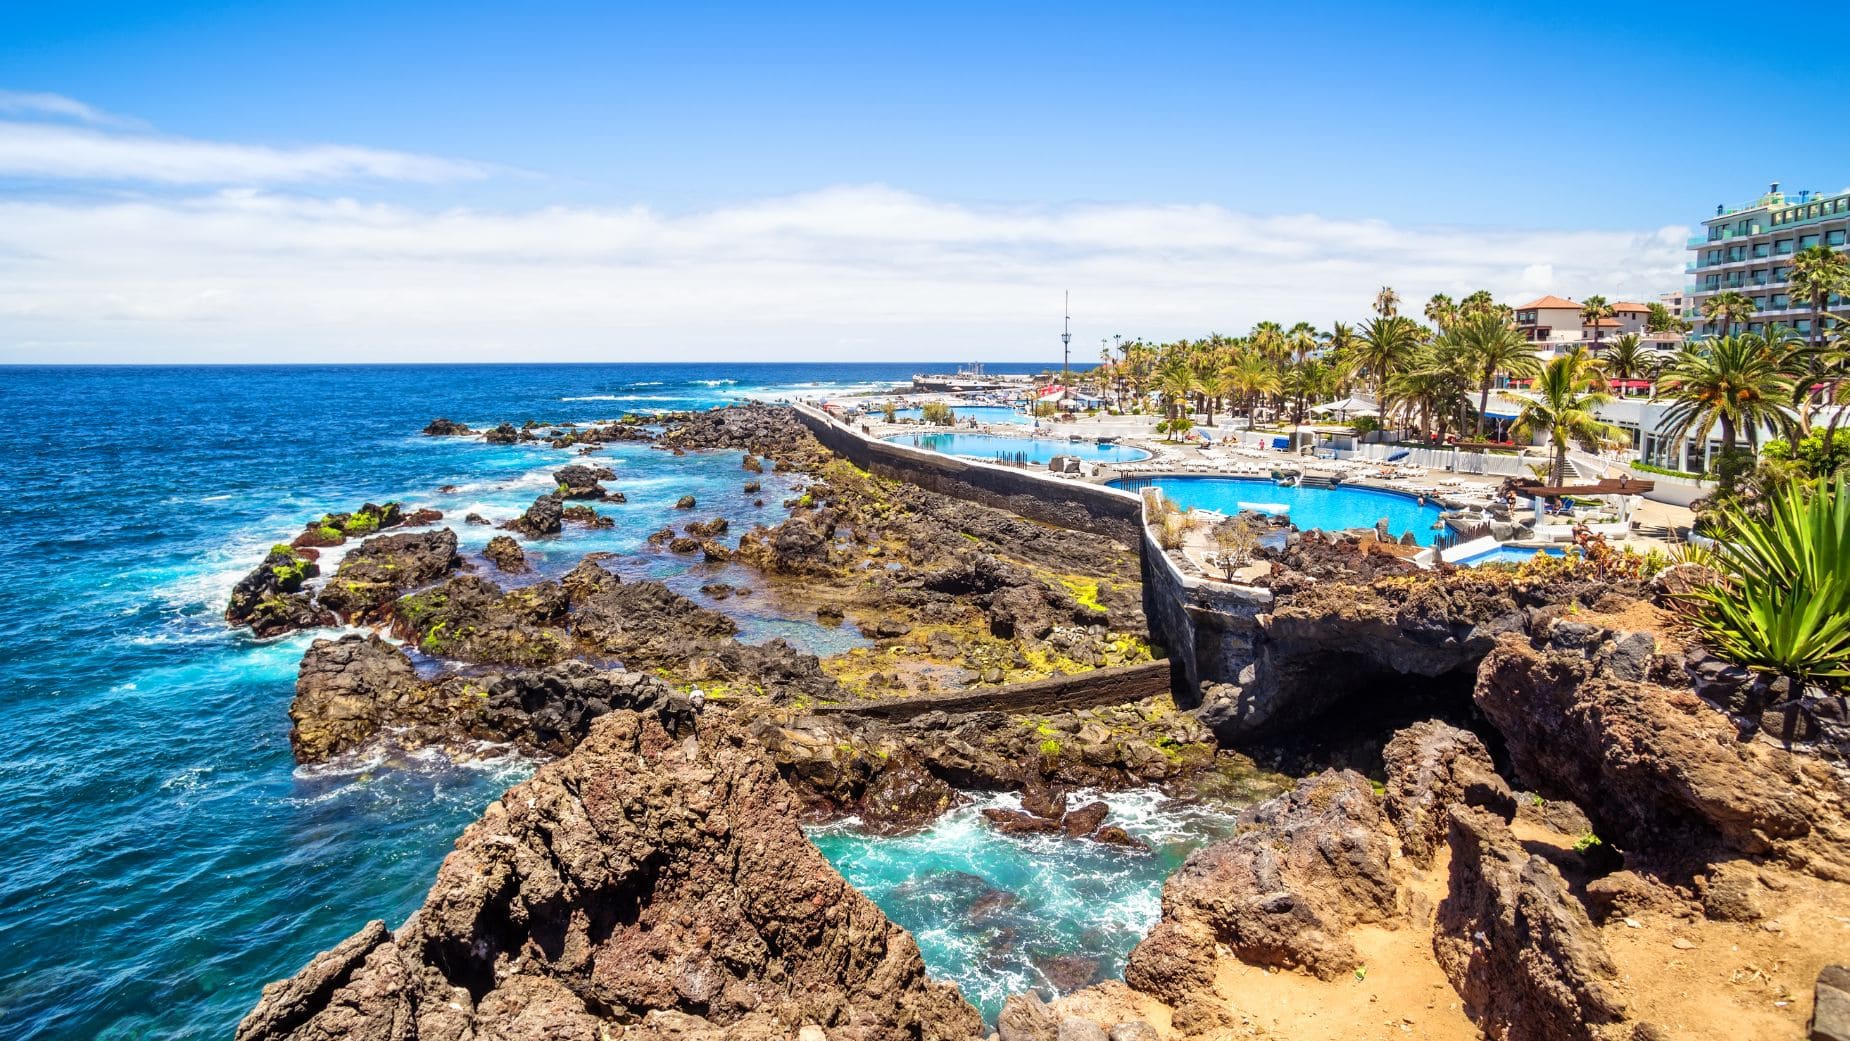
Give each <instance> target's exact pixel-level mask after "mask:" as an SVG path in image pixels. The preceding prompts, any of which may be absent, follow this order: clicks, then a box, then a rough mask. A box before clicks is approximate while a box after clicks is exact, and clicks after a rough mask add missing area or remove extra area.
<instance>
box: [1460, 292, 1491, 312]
mask: <svg viewBox="0 0 1850 1041" xmlns="http://www.w3.org/2000/svg"><path fill="white" fill-rule="evenodd" d="M1496 309H1497V302H1496V300H1494V299H1492V297H1491V295H1490V290H1488V289H1479V290H1477V291H1476V292H1474V293H1472V294H1471V295H1470V296H1467V297H1465V298H1464V299H1463V300H1460V301H1458V315H1459V317H1461V318H1470V317H1472V316H1473V315H1480V314H1490V313H1491V312H1492V311H1495V310H1496Z"/></svg>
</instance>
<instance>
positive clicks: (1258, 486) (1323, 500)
mask: <svg viewBox="0 0 1850 1041" xmlns="http://www.w3.org/2000/svg"><path fill="white" fill-rule="evenodd" d="M1111 484H1112V485H1113V486H1114V487H1117V488H1124V489H1128V490H1130V491H1139V490H1141V489H1144V488H1160V489H1162V492H1163V494H1164V495H1165V496H1167V497H1168V498H1169V499H1170V501H1172V502H1174V503H1175V504H1176V505H1178V506H1181V507H1183V508H1185V509H1189V508H1192V509H1198V510H1214V511H1217V512H1220V513H1226V514H1234V513H1238V512H1240V511H1241V510H1248V509H1250V510H1257V511H1259V512H1261V513H1271V514H1278V513H1285V514H1287V515H1289V516H1290V518H1291V523H1292V524H1294V525H1296V526H1297V527H1298V528H1299V529H1300V530H1302V531H1309V530H1311V529H1312V528H1317V529H1320V530H1323V531H1340V530H1343V529H1345V528H1372V527H1374V526H1375V522H1376V521H1378V520H1382V519H1384V518H1385V519H1386V520H1387V522H1388V532H1389V533H1390V534H1392V535H1393V536H1395V537H1396V538H1398V537H1400V536H1401V535H1404V534H1406V533H1408V532H1412V533H1413V539H1414V541H1416V542H1418V543H1419V544H1420V545H1422V546H1430V545H1432V542H1433V538H1434V536H1436V535H1438V534H1439V532H1438V530H1437V529H1436V528H1435V527H1434V525H1436V524H1438V523H1439V512H1440V510H1439V507H1438V506H1437V505H1435V504H1433V503H1431V502H1428V503H1427V504H1426V505H1424V506H1422V505H1420V503H1419V500H1417V499H1415V498H1414V497H1413V496H1412V495H1403V494H1401V493H1399V492H1389V491H1381V490H1380V489H1376V488H1358V487H1337V488H1295V487H1286V486H1283V485H1279V484H1276V483H1274V482H1273V481H1271V480H1268V479H1266V478H1261V477H1125V478H1120V479H1118V480H1115V481H1112V482H1111Z"/></svg>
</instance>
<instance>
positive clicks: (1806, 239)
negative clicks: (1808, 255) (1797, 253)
mask: <svg viewBox="0 0 1850 1041" xmlns="http://www.w3.org/2000/svg"><path fill="white" fill-rule="evenodd" d="M1817 244H1818V236H1817V234H1816V233H1815V232H1814V233H1813V234H1810V235H1800V236H1799V248H1800V249H1810V248H1812V247H1813V246H1816V245H1817Z"/></svg>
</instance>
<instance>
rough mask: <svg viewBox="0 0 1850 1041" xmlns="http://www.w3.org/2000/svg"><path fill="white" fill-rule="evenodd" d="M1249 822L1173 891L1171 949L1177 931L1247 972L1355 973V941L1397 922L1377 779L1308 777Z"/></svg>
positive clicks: (1199, 853) (1169, 891) (1201, 856)
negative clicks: (1359, 933) (1356, 933)
mask: <svg viewBox="0 0 1850 1041" xmlns="http://www.w3.org/2000/svg"><path fill="white" fill-rule="evenodd" d="M1240 822H1241V831H1240V833H1239V834H1238V835H1236V836H1235V837H1233V838H1231V839H1227V840H1225V841H1222V842H1217V843H1215V844H1214V845H1211V846H1207V847H1204V848H1202V849H1199V850H1196V851H1195V852H1194V853H1193V854H1191V855H1190V856H1189V858H1188V860H1187V861H1185V862H1184V863H1183V865H1182V867H1181V868H1180V869H1179V870H1178V871H1177V872H1176V873H1175V874H1174V875H1172V876H1170V878H1169V881H1168V882H1167V883H1165V884H1164V886H1163V922H1164V923H1165V924H1168V925H1170V926H1172V929H1171V930H1170V931H1169V932H1168V933H1166V934H1165V935H1166V936H1167V937H1168V939H1167V940H1166V942H1170V943H1174V942H1176V941H1175V940H1174V936H1175V935H1178V933H1177V930H1180V935H1185V936H1190V937H1197V938H1198V937H1200V936H1202V935H1206V936H1209V937H1212V939H1213V940H1215V941H1218V942H1220V943H1222V944H1225V945H1226V946H1227V947H1228V949H1229V950H1231V951H1232V953H1233V955H1234V956H1235V957H1237V958H1239V959H1240V960H1241V961H1243V962H1246V963H1248V964H1251V965H1262V966H1277V967H1279V968H1291V969H1302V970H1304V971H1307V972H1310V973H1313V974H1315V975H1316V976H1318V977H1320V978H1322V979H1333V978H1335V977H1336V976H1338V975H1340V974H1342V973H1345V972H1348V971H1350V970H1352V969H1354V968H1355V967H1356V966H1357V965H1358V964H1360V957H1359V956H1358V955H1357V953H1356V949H1355V946H1354V944H1352V943H1351V942H1350V941H1349V939H1348V937H1347V936H1346V935H1345V934H1346V933H1347V931H1348V930H1349V929H1350V928H1351V927H1353V926H1355V925H1358V924H1372V923H1379V922H1385V921H1388V920H1390V919H1391V918H1393V917H1394V916H1395V915H1397V914H1398V897H1397V891H1396V887H1395V884H1394V880H1393V878H1392V875H1391V873H1390V870H1389V862H1390V858H1391V850H1390V848H1389V846H1388V842H1387V839H1386V838H1385V836H1384V835H1383V834H1382V831H1381V827H1380V825H1381V810H1380V807H1379V806H1378V805H1377V803H1376V801H1375V797H1374V792H1373V790H1372V789H1371V788H1370V787H1369V784H1368V779H1367V778H1365V777H1363V776H1362V775H1360V774H1357V773H1354V772H1353V771H1347V770H1345V771H1343V772H1341V773H1336V772H1326V773H1323V774H1319V775H1317V776H1314V777H1307V778H1305V779H1303V780H1302V781H1299V782H1298V785H1297V787H1296V788H1295V789H1293V790H1292V791H1290V792H1288V793H1286V794H1284V795H1281V796H1278V797H1277V798H1275V799H1271V800H1268V801H1266V802H1264V803H1261V804H1259V805H1258V806H1255V807H1252V808H1250V809H1248V810H1247V811H1245V812H1244V813H1242V814H1241V817H1240ZM1144 942H1145V943H1149V942H1150V940H1148V939H1146V940H1145V941H1144ZM1135 958H1136V956H1135V954H1133V960H1135Z"/></svg>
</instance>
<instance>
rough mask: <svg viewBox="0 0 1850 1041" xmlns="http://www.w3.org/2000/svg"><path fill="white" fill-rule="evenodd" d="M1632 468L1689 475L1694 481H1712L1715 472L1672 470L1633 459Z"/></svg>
mask: <svg viewBox="0 0 1850 1041" xmlns="http://www.w3.org/2000/svg"><path fill="white" fill-rule="evenodd" d="M1632 469H1634V470H1637V471H1638V472H1639V473H1647V474H1662V475H1664V476H1665V477H1687V478H1689V479H1690V480H1692V481H1712V480H1714V479H1715V475H1714V474H1698V473H1690V472H1689V471H1688V470H1672V469H1671V468H1670V467H1668V466H1654V465H1652V464H1651V463H1646V462H1639V461H1633V463H1632Z"/></svg>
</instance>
